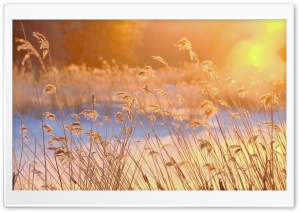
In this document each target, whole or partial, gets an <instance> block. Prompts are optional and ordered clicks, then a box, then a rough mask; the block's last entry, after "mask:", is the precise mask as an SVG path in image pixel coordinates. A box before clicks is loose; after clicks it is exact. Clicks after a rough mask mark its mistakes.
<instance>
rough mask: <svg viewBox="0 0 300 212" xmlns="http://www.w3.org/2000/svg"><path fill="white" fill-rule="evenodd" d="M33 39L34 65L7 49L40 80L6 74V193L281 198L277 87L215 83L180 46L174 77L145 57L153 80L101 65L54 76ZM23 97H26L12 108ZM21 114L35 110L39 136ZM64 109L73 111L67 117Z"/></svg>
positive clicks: (282, 122)
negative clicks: (237, 193)
mask: <svg viewBox="0 0 300 212" xmlns="http://www.w3.org/2000/svg"><path fill="white" fill-rule="evenodd" d="M34 36H36V37H37V39H39V41H40V43H41V45H42V46H41V47H42V50H43V57H41V56H40V55H39V53H38V51H37V50H35V49H34V47H33V46H32V45H31V44H30V43H28V42H27V41H26V40H22V39H18V40H17V41H18V42H20V43H21V44H20V47H19V49H20V50H25V60H26V61H27V62H28V61H30V60H31V56H35V57H37V58H39V61H40V63H41V64H42V65H41V67H43V69H44V72H45V73H44V74H42V75H41V76H40V78H39V79H36V78H35V77H31V75H32V74H34V71H33V70H32V69H33V68H32V67H31V71H32V73H26V72H25V71H24V70H22V68H18V70H17V68H15V69H14V94H13V95H14V96H13V97H14V110H15V113H16V114H18V116H19V118H20V120H21V126H20V132H14V134H13V137H14V140H15V141H16V143H17V144H18V145H19V146H18V147H17V146H14V160H13V182H14V184H13V188H14V189H15V190H40V189H46V190H285V189H286V119H285V99H284V95H285V94H284V92H279V93H278V92H277V91H281V90H282V83H283V84H284V80H281V81H280V80H277V79H275V80H269V81H268V82H267V83H265V84H266V85H265V84H264V83H261V84H259V85H258V84H257V83H255V82H256V81H255V79H253V80H249V82H247V83H249V86H252V87H253V89H252V90H248V89H246V88H244V87H241V85H240V84H238V83H236V82H237V80H236V79H235V78H234V76H226V77H225V76H221V74H219V73H218V70H217V68H216V66H215V65H214V64H213V62H211V61H200V60H199V59H198V57H197V54H196V53H195V52H194V51H193V50H192V44H191V43H190V42H189V41H188V40H187V39H185V38H184V39H182V40H180V41H179V42H178V43H176V44H175V46H176V47H178V48H179V50H187V51H188V52H189V54H190V59H191V61H192V63H189V64H187V65H186V66H183V67H181V68H177V69H175V68H173V67H171V66H170V65H169V64H168V63H167V61H165V60H164V59H163V58H161V57H159V56H153V59H155V60H157V61H158V62H160V63H162V65H163V67H162V69H161V70H153V69H152V68H151V67H150V66H146V67H144V68H135V69H129V68H126V67H123V68H120V67H118V66H117V65H116V64H114V65H109V64H107V67H106V68H105V69H104V70H100V69H99V70H98V69H94V70H89V69H88V68H86V67H84V66H82V67H79V66H75V65H72V66H70V67H67V68H66V70H64V71H59V70H58V69H56V68H54V67H53V66H52V62H51V57H50V52H49V44H48V42H47V40H46V38H45V37H44V36H43V35H41V34H39V33H35V34H34ZM26 52H27V54H26ZM27 55H29V56H27ZM47 58H48V60H49V63H50V66H49V67H46V66H45V65H44V63H46V61H48V60H47ZM19 70H20V71H19ZM120 70H122V71H120ZM18 72H19V73H18ZM16 82H18V83H16ZM94 82H96V83H94ZM110 83H114V84H113V85H109V84H110ZM243 84H244V85H245V82H244V81H243ZM170 85H175V86H176V87H175V88H174V89H169V90H168V86H170ZM280 86H281V87H280ZM24 87H28V90H26V89H23V88H24ZM32 88H35V89H36V91H37V92H36V93H35V94H33V95H34V96H33V97H30V98H29V99H26V98H25V100H24V101H21V99H24V98H21V96H24V93H26V92H27V95H29V94H30V92H32V90H34V89H32ZM125 88H126V89H125ZM258 91H259V92H260V93H261V94H260V95H257V92H258ZM33 93H34V92H33ZM42 94H44V95H42ZM91 94H92V96H91ZM30 95H31V94H30ZM101 96H102V98H101ZM95 97H96V98H95ZM84 98H85V99H84ZM105 98H108V99H105ZM96 99H97V100H96ZM101 101H104V102H108V103H109V104H112V102H117V103H118V104H119V107H118V108H119V111H117V112H116V114H114V115H107V116H100V115H99V114H101V113H102V112H103V111H101V113H100V112H99V111H97V104H96V103H97V102H101ZM83 104H86V105H87V107H88V108H84V106H83ZM29 105H30V106H32V107H33V108H35V107H38V105H40V107H39V108H40V109H39V110H37V111H36V114H37V116H38V117H40V121H41V128H40V129H30V126H29V125H30V123H27V122H26V119H25V118H24V117H23V115H22V114H24V113H26V112H31V110H32V109H29V108H28V106H29ZM69 106H77V107H78V109H77V110H74V113H73V114H72V115H71V116H67V115H66V114H65V110H66V108H68V107H69ZM26 108H27V111H26ZM51 109H54V110H59V111H60V113H59V115H55V114H53V113H51V112H49V111H51ZM258 114H260V116H262V117H263V119H264V120H263V121H261V118H260V117H259V116H258ZM46 120H47V123H49V124H46V123H44V122H45V121H46ZM275 120H276V121H275ZM87 121H88V124H84V123H86V122H87ZM54 129H58V130H54ZM40 132H42V133H43V136H42V137H43V139H42V140H40V139H38V136H37V134H40ZM162 132H163V136H162ZM135 133H139V134H140V135H141V136H140V137H141V139H136V138H135Z"/></svg>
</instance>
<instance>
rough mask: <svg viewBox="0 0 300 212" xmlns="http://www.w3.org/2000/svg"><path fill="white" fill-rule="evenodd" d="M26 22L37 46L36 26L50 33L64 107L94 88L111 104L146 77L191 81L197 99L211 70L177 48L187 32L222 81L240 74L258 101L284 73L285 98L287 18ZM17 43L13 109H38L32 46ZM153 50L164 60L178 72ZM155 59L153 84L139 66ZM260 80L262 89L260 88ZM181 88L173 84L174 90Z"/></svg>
mask: <svg viewBox="0 0 300 212" xmlns="http://www.w3.org/2000/svg"><path fill="white" fill-rule="evenodd" d="M22 24H23V28H24V31H25V35H26V39H27V40H28V41H30V42H31V43H32V44H33V46H34V47H35V48H36V49H39V46H40V44H39V41H38V40H37V39H36V38H35V37H33V35H32V33H33V32H39V33H41V34H43V35H44V36H45V37H46V39H47V40H48V41H49V44H50V54H51V59H52V66H51V64H50V62H49V59H48V58H47V57H46V59H45V60H44V63H45V66H46V67H47V68H48V69H49V70H50V69H52V71H53V73H54V74H55V75H56V78H57V82H58V87H60V95H61V99H62V101H63V103H64V105H65V106H72V107H73V109H74V107H76V108H77V109H75V110H76V111H79V110H81V109H83V108H84V104H85V103H86V102H89V101H90V94H91V93H95V95H96V98H97V100H101V101H102V102H111V101H112V100H113V99H112V98H113V97H111V96H112V95H113V94H114V92H116V91H119V90H122V91H129V92H130V91H136V90H140V87H142V86H143V85H144V84H145V83H147V84H148V85H150V86H152V87H153V86H155V87H156V88H163V89H168V88H170V86H172V85H173V86H176V88H178V85H179V84H184V85H182V86H181V87H182V88H184V89H185V88H186V89H189V88H190V89H191V91H187V92H186V93H187V94H189V95H190V96H191V98H192V97H193V95H195V91H199V89H198V85H199V82H200V81H201V80H207V79H208V78H209V76H206V75H205V73H203V72H195V69H194V65H193V61H191V60H190V58H189V53H188V51H178V48H177V47H175V44H176V43H177V42H178V41H179V40H181V39H182V38H186V39H188V40H189V41H190V42H191V44H192V49H193V51H194V52H195V53H197V55H198V58H199V60H200V62H201V61H204V60H208V61H212V62H213V63H214V64H215V66H216V73H217V75H218V76H219V77H220V78H221V79H224V80H226V79H228V78H230V77H233V78H234V82H235V86H236V87H235V88H234V89H235V90H238V89H239V88H241V87H243V88H245V89H250V90H252V91H253V93H254V94H253V95H252V97H253V99H255V101H257V98H258V96H259V95H262V94H264V93H265V92H267V91H268V89H269V87H268V86H265V85H266V83H267V84H268V80H269V81H270V78H272V80H277V79H283V82H284V83H283V84H282V86H281V87H279V88H278V92H280V93H282V95H283V98H285V76H286V23H285V21H283V20H184V21H182V20H148V21H138V20H134V21H133V20H105V21H104V20H22ZM13 36H14V38H24V33H23V29H22V26H21V21H19V20H15V21H14V23H13ZM18 45H19V43H16V42H14V43H13V49H14V52H13V54H14V55H13V61H14V67H13V70H14V107H15V108H18V111H23V112H26V111H28V110H30V108H32V107H34V105H35V104H36V98H31V97H32V96H34V95H35V94H34V89H33V83H32V77H31V75H30V73H29V72H30V71H29V67H28V66H29V64H28V63H26V64H25V65H24V66H22V65H21V62H22V60H23V58H24V55H25V54H26V52H24V51H17V46H18ZM39 51H40V53H41V52H42V50H39ZM151 56H160V57H162V58H164V59H165V60H166V61H167V63H168V64H169V66H170V67H171V73H172V76H170V75H169V74H170V73H168V74H166V73H165V71H164V70H165V69H166V68H165V66H164V65H163V64H162V63H159V62H158V61H157V60H154V59H153V58H152V57H151ZM31 60H32V64H33V70H34V72H35V74H36V76H37V80H38V84H39V86H40V90H42V88H43V86H45V85H46V84H47V83H48V82H49V79H46V78H47V76H45V75H43V74H42V72H41V66H40V63H39V61H38V60H37V59H36V58H34V57H31ZM148 65H150V66H151V67H152V68H153V70H155V71H156V75H157V76H159V78H156V79H152V80H151V79H148V81H147V82H145V81H143V80H140V79H137V78H136V74H135V72H134V71H133V68H135V67H140V68H143V67H145V66H148ZM175 78H176V79H175ZM50 81H51V80H50ZM246 82H247V83H246ZM249 82H250V83H249ZM251 82H252V84H251ZM259 83H260V84H261V87H256V88H255V89H253V85H257V84H259ZM188 86H190V87H188ZM191 86H194V87H192V88H191ZM195 86H196V87H195ZM263 87H265V88H263ZM176 88H173V89H170V90H172V91H173V90H174V92H175V90H176ZM199 95H200V94H199ZM24 96H26V97H28V98H24ZM187 98H188V97H187ZM199 101H200V100H199ZM53 102H54V103H55V101H53V100H51V99H49V98H48V99H44V100H43V103H44V104H45V105H52V104H54V103H53Z"/></svg>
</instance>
